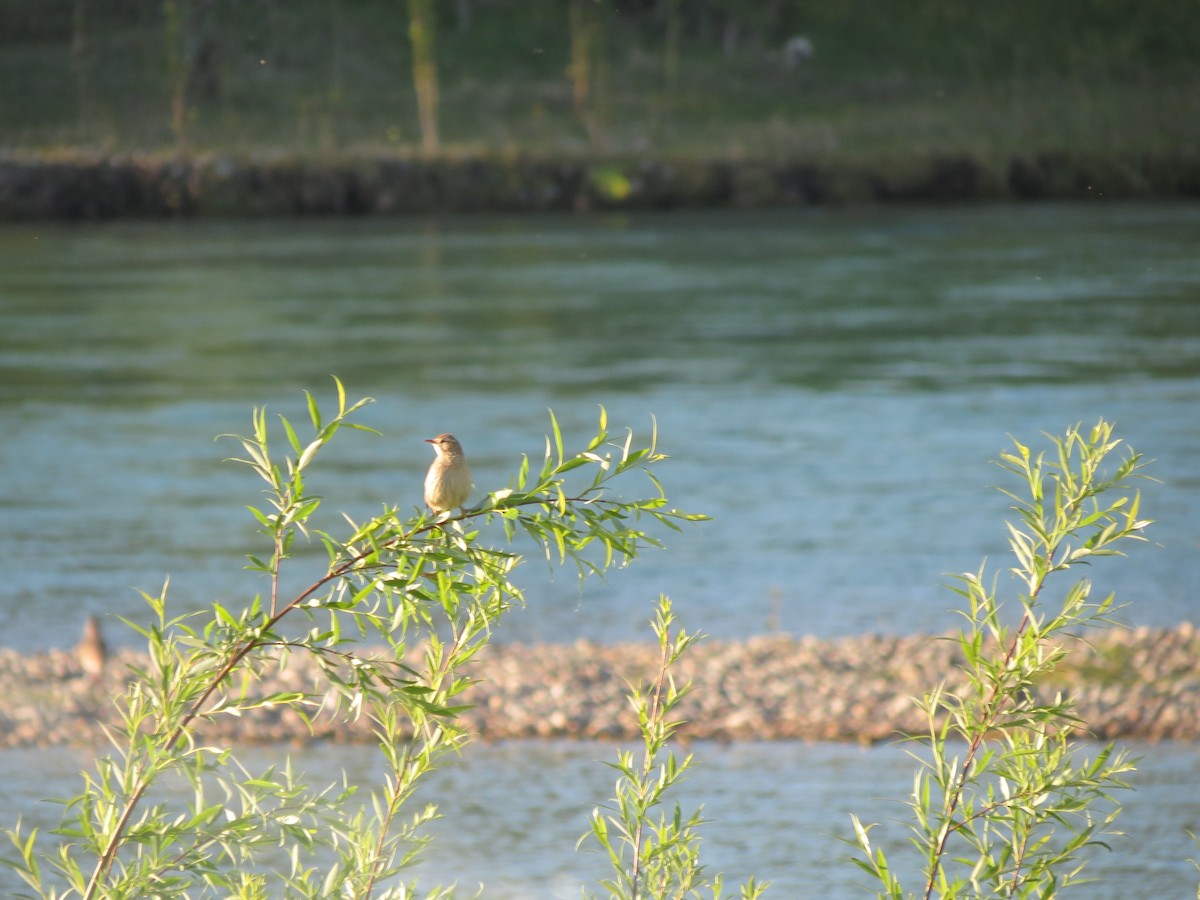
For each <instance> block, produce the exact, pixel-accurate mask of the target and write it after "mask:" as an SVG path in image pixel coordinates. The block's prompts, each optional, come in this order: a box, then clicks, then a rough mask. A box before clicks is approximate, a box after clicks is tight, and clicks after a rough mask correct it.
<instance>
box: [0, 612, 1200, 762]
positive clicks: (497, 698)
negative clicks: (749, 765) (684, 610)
mask: <svg viewBox="0 0 1200 900" xmlns="http://www.w3.org/2000/svg"><path fill="white" fill-rule="evenodd" d="M657 652H658V651H657V647H655V646H653V645H650V644H648V643H647V644H623V645H611V646H603V645H597V644H592V643H588V642H583V641H580V642H577V643H575V644H539V645H520V644H508V645H493V646H491V647H488V648H487V649H486V650H485V651H484V652H483V653H481V654H480V656H479V657H477V659H476V662H474V663H473V665H474V666H475V669H474V670H473V672H472V674H473V675H474V677H476V678H479V679H481V680H480V681H479V683H477V684H475V685H473V686H472V687H471V688H470V689H469V690H468V691H467V693H466V694H465V702H468V703H471V704H473V708H472V709H470V710H469V711H467V712H466V713H464V714H463V715H462V718H463V719H464V721H465V722H466V723H467V724H468V726H469V728H470V729H471V731H472V732H473V733H474V734H476V735H477V736H479V737H480V738H481V739H484V740H504V739H513V738H547V739H549V738H559V739H580V740H596V739H599V740H626V739H629V738H631V737H633V736H635V734H636V732H635V728H636V722H635V721H634V717H633V715H632V713H631V710H630V708H629V704H628V701H627V700H626V698H625V693H626V691H627V686H626V681H627V680H632V681H639V680H642V679H644V678H647V677H649V676H650V675H651V673H652V672H653V671H654V668H655V664H656V661H657ZM957 659H959V656H958V651H957V645H956V644H955V643H954V642H953V641H952V640H948V639H938V638H931V637H928V636H908V637H886V636H861V637H852V638H843V639H838V640H817V639H815V638H811V637H802V638H794V637H789V636H784V635H778V636H766V637H758V638H752V639H750V640H746V641H736V642H733V641H716V640H709V641H705V642H703V643H701V644H699V645H697V646H696V647H694V648H693V649H692V650H691V651H690V652H689V654H688V655H686V656H685V657H684V659H683V660H681V662H680V664H679V665H678V666H677V668H676V669H675V673H674V674H675V677H676V679H677V680H678V681H680V682H683V681H687V680H689V679H690V680H691V681H692V682H693V683H694V689H693V691H692V693H691V695H690V696H689V697H688V698H687V699H686V700H685V701H684V705H683V707H682V709H681V715H680V717H681V718H683V719H686V720H687V725H686V726H685V727H684V728H683V730H682V732H681V735H682V736H683V737H684V738H685V739H688V740H721V741H743V740H755V741H762V740H804V741H850V742H860V743H874V742H879V741H888V740H891V739H893V738H895V737H896V736H897V735H899V734H905V733H923V732H924V730H925V726H924V724H923V722H922V717H921V714H920V713H919V711H918V710H917V709H916V707H915V705H914V703H913V701H912V699H911V698H912V697H917V696H920V695H921V693H922V692H924V691H926V690H928V689H929V688H930V687H931V686H932V685H934V684H936V683H937V682H938V681H939V680H941V679H943V678H945V679H947V680H948V686H949V687H950V688H952V689H953V688H957V687H959V686H960V685H961V684H962V683H963V678H962V676H961V673H960V672H959V671H958V669H957V668H956V665H955V663H956V660H957ZM129 665H134V666H145V665H146V659H145V657H144V656H142V655H141V654H139V653H135V652H133V651H122V652H121V653H119V654H115V656H114V658H113V659H110V660H109V663H108V665H107V667H106V669H105V672H104V674H103V675H102V676H101V677H99V678H98V679H92V678H89V677H88V676H87V675H85V674H84V672H83V671H82V670H81V668H80V662H79V660H78V658H77V656H76V654H75V653H73V652H69V651H60V650H56V651H51V652H48V653H44V654H37V655H25V654H21V653H19V652H17V651H14V650H3V651H0V747H23V746H26V747H27V746H48V745H58V744H80V745H101V744H103V743H104V742H105V738H104V734H103V730H102V727H101V726H102V725H103V724H106V723H107V724H110V725H111V724H113V723H114V722H115V721H116V718H117V717H116V710H115V707H114V705H113V703H112V698H113V697H114V696H116V695H118V694H119V693H120V692H122V691H123V689H124V686H125V682H126V680H127V675H126V672H127V666H129ZM310 679H311V670H310V667H309V666H308V665H307V664H306V661H305V660H304V659H303V658H302V657H301V656H299V655H295V654H293V655H292V657H291V658H290V661H289V664H288V666H287V667H285V668H284V669H283V670H282V671H274V670H272V672H271V674H270V675H269V676H268V677H267V678H265V679H264V682H263V683H262V684H261V685H260V688H261V690H262V691H263V692H264V693H266V692H271V691H277V690H305V689H306V688H307V687H308V686H309V685H310V684H311V680H310ZM1041 690H1043V691H1045V692H1046V694H1047V696H1053V694H1054V693H1056V692H1058V691H1062V692H1064V693H1065V694H1067V695H1068V696H1071V697H1073V698H1074V699H1075V701H1076V702H1077V703H1078V713H1079V717H1080V720H1081V722H1082V723H1085V724H1084V725H1081V727H1080V729H1079V730H1078V733H1079V734H1080V735H1081V736H1085V737H1095V738H1099V739H1104V740H1111V739H1117V738H1132V739H1140V740H1151V741H1157V740H1168V739H1169V740H1187V741H1194V740H1198V739H1200V633H1197V631H1196V630H1195V629H1194V628H1193V626H1192V625H1191V624H1189V623H1183V624H1181V625H1179V626H1178V627H1175V628H1170V629H1149V628H1137V629H1133V630H1128V631H1126V630H1112V631H1108V632H1105V633H1103V634H1100V635H1096V636H1094V640H1093V641H1092V644H1091V646H1086V645H1083V644H1080V645H1079V646H1078V647H1077V648H1075V649H1074V650H1072V653H1071V655H1070V657H1069V658H1068V660H1067V661H1066V662H1065V663H1064V665H1063V666H1062V667H1061V668H1060V671H1059V672H1058V673H1056V674H1055V676H1054V678H1053V679H1051V680H1050V681H1048V682H1047V683H1046V684H1045V685H1043V686H1042V688H1041ZM203 735H204V738H205V739H206V740H216V741H228V742H258V743H264V742H292V743H304V742H309V741H356V742H358V741H371V740H373V738H372V736H371V734H370V726H369V723H368V722H367V721H366V720H365V719H364V720H363V721H360V722H359V723H357V724H356V725H353V726H346V725H339V724H337V723H335V722H333V721H331V720H330V718H329V717H328V716H324V715H319V716H317V717H316V720H315V722H314V723H313V730H312V731H310V730H309V728H308V727H307V726H306V725H305V724H304V723H303V722H302V721H301V719H300V718H299V716H297V715H296V714H295V713H294V712H292V711H290V710H286V709H283V710H281V709H278V708H275V709H260V710H256V711H254V712H253V713H248V714H246V715H243V716H241V717H238V718H235V717H232V716H221V717H218V718H217V719H216V720H214V721H212V722H210V723H207V724H206V725H205V726H204V730H203Z"/></svg>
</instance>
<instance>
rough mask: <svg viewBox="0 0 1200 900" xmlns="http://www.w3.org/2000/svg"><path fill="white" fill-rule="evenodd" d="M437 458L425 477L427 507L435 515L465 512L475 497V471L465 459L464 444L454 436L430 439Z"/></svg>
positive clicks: (428, 440)
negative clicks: (473, 490) (447, 512)
mask: <svg viewBox="0 0 1200 900" xmlns="http://www.w3.org/2000/svg"><path fill="white" fill-rule="evenodd" d="M425 443H427V444H433V450H434V452H435V453H436V454H437V457H436V458H435V459H434V461H433V465H431V466H430V467H429V472H428V474H426V476H425V505H426V506H428V507H429V508H430V509H432V510H433V511H434V512H435V513H442V512H446V511H447V510H451V509H454V508H455V507H459V508H460V509H461V508H462V506H463V504H464V503H466V502H467V497H468V496H469V495H470V493H471V469H470V468H469V467H468V466H467V458H466V457H465V456H463V448H462V444H460V443H459V442H458V438H456V437H455V436H454V435H452V434H439V435H438V436H437V437H435V438H426V439H425Z"/></svg>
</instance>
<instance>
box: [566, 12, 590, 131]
mask: <svg viewBox="0 0 1200 900" xmlns="http://www.w3.org/2000/svg"><path fill="white" fill-rule="evenodd" d="M590 2H591V0H571V6H570V11H569V12H570V17H571V61H570V63H568V64H567V72H568V74H569V76H570V78H571V100H572V102H573V104H574V106H575V115H577V116H579V118H581V119H584V120H585V121H586V119H587V115H588V96H589V94H590V93H591V77H592V61H591V42H592V35H591V27H590V20H589V18H588V14H587V4H588V3H590Z"/></svg>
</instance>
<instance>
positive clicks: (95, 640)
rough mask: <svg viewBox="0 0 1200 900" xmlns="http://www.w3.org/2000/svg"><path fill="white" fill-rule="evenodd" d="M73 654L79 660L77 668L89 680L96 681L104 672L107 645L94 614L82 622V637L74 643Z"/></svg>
mask: <svg viewBox="0 0 1200 900" xmlns="http://www.w3.org/2000/svg"><path fill="white" fill-rule="evenodd" d="M75 656H76V658H77V659H78V660H79V668H81V669H82V670H83V674H84V675H86V676H87V677H88V679H89V680H91V681H98V680H99V679H100V676H101V675H103V674H104V664H105V662H106V661H107V660H108V647H106V646H105V644H104V636H103V635H102V634H101V633H100V623H99V621H97V619H96V617H95V616H88V617H87V621H85V622H84V623H83V639H82V640H80V642H79V643H78V644H76V645H75Z"/></svg>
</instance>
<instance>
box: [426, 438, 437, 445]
mask: <svg viewBox="0 0 1200 900" xmlns="http://www.w3.org/2000/svg"><path fill="white" fill-rule="evenodd" d="M425 443H427V444H436V443H437V441H435V440H434V439H433V438H425Z"/></svg>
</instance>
